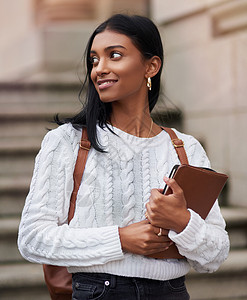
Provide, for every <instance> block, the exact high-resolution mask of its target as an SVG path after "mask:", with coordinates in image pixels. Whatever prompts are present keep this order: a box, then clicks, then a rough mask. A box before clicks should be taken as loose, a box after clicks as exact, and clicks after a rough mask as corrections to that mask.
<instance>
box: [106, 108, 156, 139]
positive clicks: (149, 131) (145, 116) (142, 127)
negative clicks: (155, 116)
mask: <svg viewBox="0 0 247 300" xmlns="http://www.w3.org/2000/svg"><path fill="white" fill-rule="evenodd" d="M110 124H111V125H112V126H114V127H117V128H119V129H121V130H123V131H125V132H127V133H129V134H132V135H134V136H137V137H142V138H148V137H152V136H155V135H157V134H158V133H160V131H161V129H160V127H159V126H157V125H156V124H155V123H153V120H152V118H151V116H150V112H149V108H148V107H146V109H143V108H142V109H139V110H138V108H137V107H135V108H134V109H127V107H124V109H117V108H116V107H114V106H113V110H112V114H111V119H110Z"/></svg>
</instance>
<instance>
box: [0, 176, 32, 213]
mask: <svg viewBox="0 0 247 300" xmlns="http://www.w3.org/2000/svg"><path fill="white" fill-rule="evenodd" d="M30 180H31V177H30V176H24V175H23V176H19V177H12V178H5V177H2V178H0V218H7V217H14V216H15V217H20V214H21V211H22V209H23V206H24V201H25V198H26V196H27V193H28V190H29V185H30Z"/></svg>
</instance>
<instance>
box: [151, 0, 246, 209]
mask: <svg viewBox="0 0 247 300" xmlns="http://www.w3.org/2000/svg"><path fill="white" fill-rule="evenodd" d="M152 16H153V19H154V20H155V21H156V23H157V24H159V26H160V29H161V34H162V38H163V41H164V45H165V59H166V62H165V67H164V74H163V80H164V81H163V84H164V86H165V90H166V94H167V95H168V97H169V98H171V99H172V101H173V102H174V103H175V104H176V105H177V106H179V108H180V109H182V111H183V114H184V131H185V132H186V133H189V134H192V135H194V136H195V137H196V138H198V139H199V140H200V141H201V142H202V144H203V145H204V147H205V149H206V151H207V153H208V156H209V158H210V160H211V163H212V167H213V168H215V169H217V170H219V171H223V172H227V173H228V174H229V176H230V179H229V182H228V204H230V205H239V206H245V207H246V206H247V201H246V187H245V183H246V181H247V168H246V163H245V157H246V146H247V139H246V137H247V134H246V129H247V101H246V95H247V56H246V53H247V1H246V0H234V1H229V0H228V1H225V0H217V1H216V0H215V1H213V0H212V1H206V0H205V1H194V0H187V1H186V5H185V1H183V0H176V1H172V0H166V1H162V0H153V1H152Z"/></svg>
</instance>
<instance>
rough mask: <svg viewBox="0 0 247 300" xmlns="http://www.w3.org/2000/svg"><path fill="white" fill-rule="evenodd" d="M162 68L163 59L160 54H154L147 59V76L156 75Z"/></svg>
mask: <svg viewBox="0 0 247 300" xmlns="http://www.w3.org/2000/svg"><path fill="white" fill-rule="evenodd" d="M160 68H161V59H160V58H159V56H153V57H152V58H150V59H149V60H148V61H147V69H146V74H145V77H146V78H148V77H151V78H152V77H154V76H155V75H156V74H157V73H158V72H159V70H160Z"/></svg>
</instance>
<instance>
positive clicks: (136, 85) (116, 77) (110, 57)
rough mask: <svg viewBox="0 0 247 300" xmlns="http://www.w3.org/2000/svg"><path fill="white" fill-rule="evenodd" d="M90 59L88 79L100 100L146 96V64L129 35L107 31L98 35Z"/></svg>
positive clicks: (111, 100)
mask: <svg viewBox="0 0 247 300" xmlns="http://www.w3.org/2000/svg"><path fill="white" fill-rule="evenodd" d="M90 56H91V61H92V71H91V79H92V81H93V83H94V86H95V88H96V90H97V92H98V94H99V97H100V99H101V101H103V102H113V101H118V100H125V101H126V100H127V99H128V100H138V97H139V98H140V97H142V98H143V97H146V96H147V85H146V83H147V79H146V78H145V74H146V70H147V61H146V60H144V58H143V57H142V55H141V53H140V51H139V50H138V49H137V48H136V47H135V46H134V44H133V43H132V41H131V39H130V38H129V37H128V36H126V35H124V34H120V33H117V32H114V31H110V30H105V31H104V32H102V33H99V34H97V35H96V36H95V38H94V40H93V44H92V47H91V54H90Z"/></svg>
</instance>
